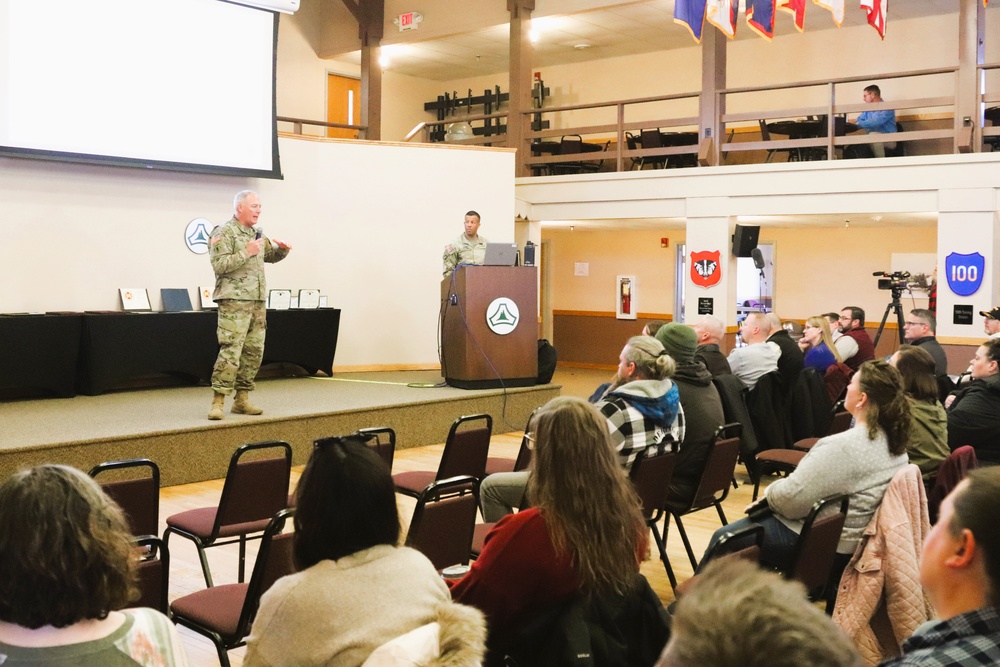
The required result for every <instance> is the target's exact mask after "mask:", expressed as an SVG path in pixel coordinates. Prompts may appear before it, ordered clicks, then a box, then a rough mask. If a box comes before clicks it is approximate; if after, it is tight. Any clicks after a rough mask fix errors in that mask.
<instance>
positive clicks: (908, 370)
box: [889, 345, 951, 480]
mask: <svg viewBox="0 0 1000 667" xmlns="http://www.w3.org/2000/svg"><path fill="white" fill-rule="evenodd" d="M889 363H890V364H892V365H893V366H895V367H896V370H898V371H899V374H900V375H901V376H902V377H903V391H905V392H906V398H907V400H909V402H910V442H909V444H908V445H907V447H906V451H907V453H908V454H909V456H910V463H912V464H914V465H915V466H917V467H918V468H920V473H921V474H922V475H923V477H924V479H925V480H930V479H933V477H934V475H935V474H937V469H938V468H939V467H940V466H941V463H942V462H943V461H944V460H945V459H946V458H948V454H950V453H951V450H949V449H948V415H947V414H946V413H945V411H944V408H943V407H942V406H941V403H940V402H939V401H938V387H937V382H936V381H935V379H934V359H933V358H932V357H931V355H930V353H928V352H927V350H925V349H924V348H922V347H914V346H912V345H900V346H899V350H898V351H897V352H896V353H895V354H893V355H892V358H891V359H890V360H889Z"/></svg>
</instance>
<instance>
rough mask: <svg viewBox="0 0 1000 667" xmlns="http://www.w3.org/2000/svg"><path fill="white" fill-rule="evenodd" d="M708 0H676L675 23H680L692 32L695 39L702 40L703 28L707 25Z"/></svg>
mask: <svg viewBox="0 0 1000 667" xmlns="http://www.w3.org/2000/svg"><path fill="white" fill-rule="evenodd" d="M705 2H706V0H676V2H674V23H680V24H681V25H683V26H684V27H685V28H687V29H688V31H689V32H690V33H691V36H692V37H694V41H696V42H699V43H700V42H701V29H702V26H704V25H705Z"/></svg>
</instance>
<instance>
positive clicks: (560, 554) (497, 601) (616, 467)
mask: <svg viewBox="0 0 1000 667" xmlns="http://www.w3.org/2000/svg"><path fill="white" fill-rule="evenodd" d="M528 436H529V438H531V441H533V442H534V455H533V459H532V466H533V472H532V474H531V477H530V480H529V482H528V500H529V501H530V504H531V508H530V509H524V510H521V511H520V512H518V513H516V514H509V515H507V516H506V517H504V518H503V519H501V520H500V522H499V523H498V524H497V525H496V527H495V528H494V529H493V530H492V531H490V534H489V535H488V536H487V537H486V541H485V543H484V545H483V550H482V553H481V554H480V556H479V558H478V559H477V560H476V561H475V562H474V563H473V564H472V568H471V569H470V571H469V572H468V574H466V576H465V577H464V578H462V579H461V580H460V581H458V582H456V583H455V584H454V586H453V588H452V598H453V599H454V600H456V601H457V602H461V603H464V604H470V605H473V606H475V607H478V608H479V609H481V610H482V611H483V612H484V613H485V614H486V618H487V624H488V627H489V635H488V639H487V645H488V646H489V647H490V650H491V651H492V652H494V653H498V652H501V654H502V651H503V650H504V649H505V647H507V646H509V645H510V644H511V642H512V641H513V640H514V639H515V638H516V636H517V634H518V632H519V631H520V630H522V629H523V628H524V627H525V626H527V625H528V624H530V623H531V621H532V620H534V619H535V618H536V617H537V616H538V615H540V614H542V613H545V612H546V611H548V610H550V609H552V608H553V607H554V606H555V605H557V604H559V603H560V602H563V601H566V600H568V599H570V598H572V597H574V596H576V595H577V594H579V593H583V594H585V595H586V596H591V597H597V598H601V599H615V598H616V597H617V596H620V595H623V594H626V593H629V592H630V591H631V589H632V587H633V586H634V584H635V581H636V575H637V573H638V572H639V563H640V560H641V557H642V554H643V553H645V549H646V539H647V538H646V535H647V533H646V525H645V521H644V520H643V517H642V513H641V509H640V503H639V499H638V497H637V496H636V494H635V491H634V490H633V488H632V485H631V483H630V482H629V480H628V478H627V477H626V475H625V472H624V471H623V470H622V466H621V464H620V462H619V459H618V455H617V454H616V453H615V450H614V449H613V447H612V446H611V441H610V439H609V435H608V426H607V421H606V420H605V419H604V417H602V416H601V414H600V413H599V412H598V411H597V410H596V409H595V408H594V407H593V406H592V405H590V404H588V403H587V402H586V401H584V400H582V399H579V398H574V397H569V396H560V397H558V398H554V399H552V400H551V401H549V402H548V403H546V404H545V405H544V406H543V407H542V408H540V409H539V411H538V412H537V414H536V415H535V418H534V419H533V420H532V424H531V432H530V433H529V434H528Z"/></svg>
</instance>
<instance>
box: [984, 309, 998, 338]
mask: <svg viewBox="0 0 1000 667" xmlns="http://www.w3.org/2000/svg"><path fill="white" fill-rule="evenodd" d="M979 314H980V315H982V316H983V331H984V332H985V333H986V335H987V336H989V337H990V338H1000V306H994V307H993V308H990V309H989V310H980V311H979Z"/></svg>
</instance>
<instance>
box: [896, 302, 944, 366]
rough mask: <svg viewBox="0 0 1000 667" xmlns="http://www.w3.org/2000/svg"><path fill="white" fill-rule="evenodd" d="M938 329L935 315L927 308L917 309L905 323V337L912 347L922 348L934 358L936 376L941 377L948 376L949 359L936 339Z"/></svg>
mask: <svg viewBox="0 0 1000 667" xmlns="http://www.w3.org/2000/svg"><path fill="white" fill-rule="evenodd" d="M936 329H937V319H936V318H935V317H934V313H932V312H931V311H929V310H927V309H925V308H915V309H913V310H911V311H910V316H909V317H908V318H907V320H906V322H904V323H903V330H904V334H903V337H904V338H905V339H906V342H907V343H909V344H910V345H916V346H918V347H922V348H924V349H925V350H927V351H928V352H929V353H930V355H931V356H932V357H934V375H936V376H938V377H941V376H942V375H947V374H948V357H947V356H946V355H945V353H944V349H942V347H941V343H939V342H938V341H937V338H935V337H934V332H935V330H936Z"/></svg>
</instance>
